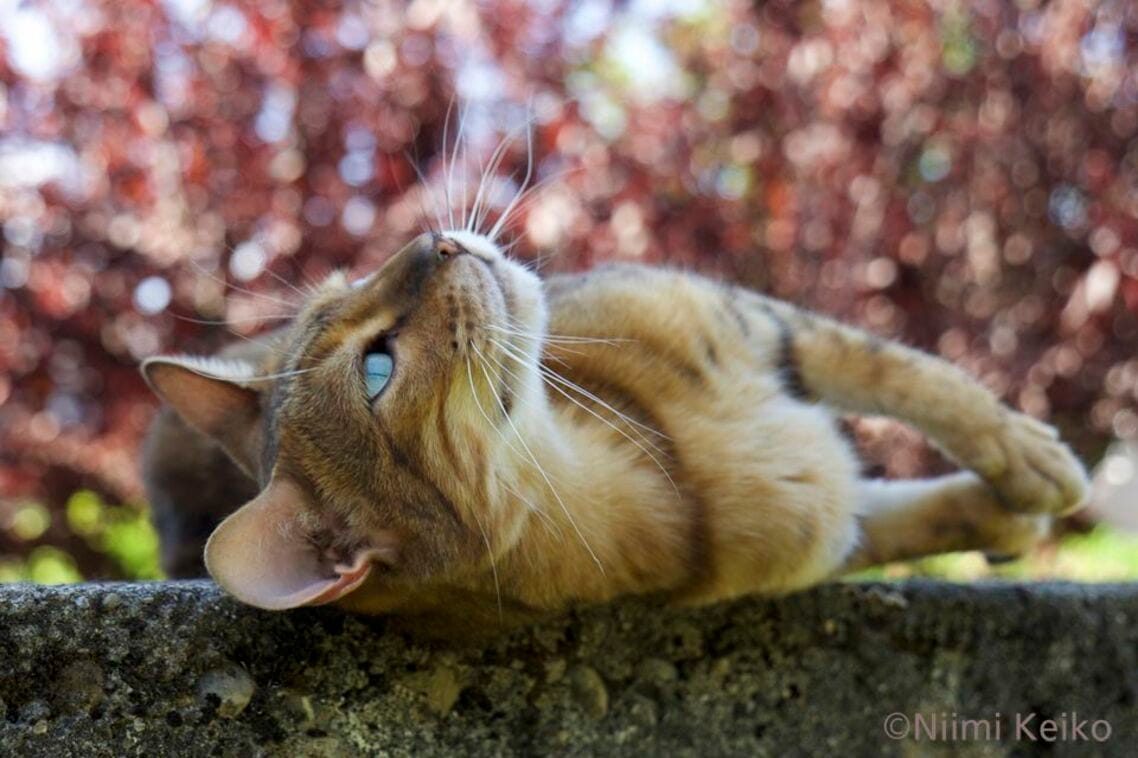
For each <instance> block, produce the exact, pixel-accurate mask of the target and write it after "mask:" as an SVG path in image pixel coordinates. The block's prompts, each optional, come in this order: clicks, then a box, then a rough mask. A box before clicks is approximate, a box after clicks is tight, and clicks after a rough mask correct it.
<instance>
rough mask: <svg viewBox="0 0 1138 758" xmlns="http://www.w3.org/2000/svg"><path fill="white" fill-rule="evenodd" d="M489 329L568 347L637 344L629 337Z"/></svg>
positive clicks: (493, 325)
mask: <svg viewBox="0 0 1138 758" xmlns="http://www.w3.org/2000/svg"><path fill="white" fill-rule="evenodd" d="M484 326H485V327H486V328H487V329H493V330H494V331H496V332H505V333H507V334H513V335H515V336H517V337H524V338H526V339H532V340H534V341H540V342H560V343H564V344H567V345H576V344H584V345H610V346H611V345H617V344H619V343H621V342H636V340H634V339H630V338H628V337H581V336H577V335H571V334H543V335H539V334H537V333H536V332H527V331H525V330H522V329H511V328H509V327H506V326H501V325H500V324H485V325H484Z"/></svg>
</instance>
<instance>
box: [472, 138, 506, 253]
mask: <svg viewBox="0 0 1138 758" xmlns="http://www.w3.org/2000/svg"><path fill="white" fill-rule="evenodd" d="M512 137H513V132H509V133H507V134H506V135H505V136H503V137H502V139H500V140H499V141H498V145H497V147H495V148H494V151H493V152H492V153H491V154H490V160H489V162H488V163H487V164H486V166H484V167H482V168H481V171H480V174H481V175H480V176H479V179H478V191H477V192H476V193H475V194H474V203H473V204H472V205H471V207H470V215H469V217H468V218H467V219H466V223H465V224H464V225H463V228H465V229H466V230H467V231H468V232H476V233H480V232H481V228H482V223H483V221H484V220H485V214H486V213H487V212H488V210H489V205H488V204H487V205H486V206H485V207H484V206H483V203H487V202H488V199H489V198H488V196H487V195H486V194H485V193H486V189H487V182H486V180H487V179H491V178H493V177H494V175H495V174H497V173H498V169H499V168H501V166H502V161H503V160H504V159H505V157H506V149H507V148H508V147H509V144H510V141H511V139H512Z"/></svg>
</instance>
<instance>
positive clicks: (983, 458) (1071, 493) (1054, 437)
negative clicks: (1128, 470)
mask: <svg viewBox="0 0 1138 758" xmlns="http://www.w3.org/2000/svg"><path fill="white" fill-rule="evenodd" d="M934 436H935V437H936V438H938V442H939V443H940V444H941V445H942V446H943V447H944V448H946V449H947V450H948V452H949V453H950V454H951V455H953V456H954V457H956V458H957V459H959V460H960V461H961V462H962V463H964V464H965V465H966V466H968V467H969V468H971V469H972V470H973V471H975V472H976V473H977V474H979V475H980V476H981V477H983V478H984V479H985V480H986V481H987V482H988V483H989V484H990V485H991V486H992V487H993V488H994V489H995V490H996V492H997V493H998V494H999V495H1000V498H1001V500H1002V501H1003V502H1004V504H1005V505H1006V506H1007V507H1008V508H1009V509H1011V510H1014V511H1018V512H1021V513H1057V514H1060V513H1067V512H1070V511H1073V510H1075V509H1077V508H1078V507H1079V506H1080V505H1082V504H1083V501H1084V500H1085V499H1086V497H1087V491H1088V482H1087V475H1086V472H1085V470H1084V469H1083V465H1082V463H1080V462H1079V460H1078V459H1077V458H1076V457H1075V456H1074V454H1072V452H1071V450H1070V448H1068V447H1067V446H1066V445H1065V444H1064V443H1063V442H1062V441H1061V440H1060V439H1059V434H1058V432H1057V431H1056V430H1055V428H1054V427H1051V426H1049V425H1047V424H1045V423H1043V422H1041V421H1038V420H1036V419H1034V418H1032V417H1030V416H1027V415H1025V414H1022V413H1017V412H1016V411H1013V410H1011V409H1009V408H1007V407H1004V406H997V409H996V410H995V412H994V413H992V417H991V418H982V419H967V414H965V415H964V416H963V417H962V420H961V423H960V424H959V426H957V427H955V428H949V429H944V430H940V431H936V432H934Z"/></svg>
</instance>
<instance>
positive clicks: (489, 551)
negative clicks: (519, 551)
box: [470, 508, 503, 624]
mask: <svg viewBox="0 0 1138 758" xmlns="http://www.w3.org/2000/svg"><path fill="white" fill-rule="evenodd" d="M470 515H471V516H473V517H474V523H476V524H478V531H480V532H482V541H483V542H485V543H486V555H488V556H489V557H490V573H491V574H492V575H493V577H494V595H495V596H496V597H497V598H498V623H499V624H501V623H502V620H503V616H502V587H501V585H500V584H498V562H497V561H496V560H495V559H494V549H493V548H491V547H490V535H488V534H487V533H486V527H484V526H482V519H480V518H478V513H477V510H476V509H475V508H471V509H470Z"/></svg>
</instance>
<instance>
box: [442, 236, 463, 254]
mask: <svg viewBox="0 0 1138 758" xmlns="http://www.w3.org/2000/svg"><path fill="white" fill-rule="evenodd" d="M465 252H466V248H464V247H463V246H462V245H460V244H458V243H457V242H455V241H454V240H452V239H450V238H448V237H442V236H438V237H435V253H436V254H437V255H438V256H439V259H440V260H446V259H447V258H454V257H456V256H459V255H462V254H463V253H465Z"/></svg>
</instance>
